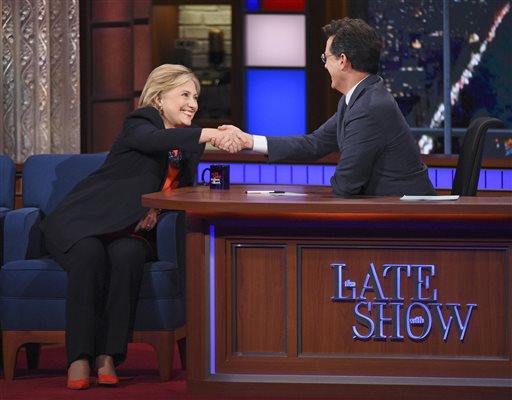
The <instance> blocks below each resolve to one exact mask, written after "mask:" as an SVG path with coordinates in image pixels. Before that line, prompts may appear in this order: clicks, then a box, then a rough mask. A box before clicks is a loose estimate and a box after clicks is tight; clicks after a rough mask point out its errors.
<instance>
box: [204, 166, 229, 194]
mask: <svg viewBox="0 0 512 400" xmlns="http://www.w3.org/2000/svg"><path fill="white" fill-rule="evenodd" d="M206 171H209V172H210V189H229V165H219V164H213V165H210V167H209V168H205V169H204V170H203V173H202V174H201V180H202V181H203V185H206V184H207V182H206V181H205V179H204V178H205V177H204V175H205V173H206Z"/></svg>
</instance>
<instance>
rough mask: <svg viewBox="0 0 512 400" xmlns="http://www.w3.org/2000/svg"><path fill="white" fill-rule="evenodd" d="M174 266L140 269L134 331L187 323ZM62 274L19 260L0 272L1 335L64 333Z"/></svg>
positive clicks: (49, 263)
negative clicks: (33, 331) (141, 276)
mask: <svg viewBox="0 0 512 400" xmlns="http://www.w3.org/2000/svg"><path fill="white" fill-rule="evenodd" d="M179 273H180V271H179V269H178V268H177V266H176V265H175V264H173V263H170V262H164V261H156V262H150V263H146V264H145V265H144V274H143V278H142V282H141V288H140V293H139V301H138V305H137V310H136V314H135V329H137V330H172V329H175V328H177V327H179V326H182V325H184V323H185V299H184V293H183V291H182V290H181V289H180V285H179V282H180V276H179ZM66 288H67V275H66V272H65V271H64V270H63V269H62V268H61V267H60V266H59V265H58V264H57V263H56V262H55V261H53V260H52V259H50V258H42V259H37V260H18V261H12V262H9V263H7V264H5V265H4V266H3V267H2V269H0V326H1V329H3V330H63V329H64V326H65V321H64V319H65V317H64V316H65V303H66V301H65V299H66Z"/></svg>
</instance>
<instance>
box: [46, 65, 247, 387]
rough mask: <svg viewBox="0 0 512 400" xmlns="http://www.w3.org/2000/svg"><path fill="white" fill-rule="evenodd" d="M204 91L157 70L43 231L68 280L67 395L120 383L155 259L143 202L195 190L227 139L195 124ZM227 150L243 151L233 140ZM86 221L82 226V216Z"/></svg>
mask: <svg viewBox="0 0 512 400" xmlns="http://www.w3.org/2000/svg"><path fill="white" fill-rule="evenodd" d="M199 91H200V86H199V81H198V80H197V78H196V76H195V75H194V74H193V73H192V71H190V70H189V69H188V68H186V67H184V66H181V65H169V64H166V65H161V66H159V67H158V68H156V69H155V70H153V71H152V72H151V74H150V75H149V77H148V79H147V81H146V84H145V86H144V89H143V91H142V94H141V97H140V104H139V108H138V109H137V110H135V111H134V112H132V113H131V114H129V115H128V116H127V117H126V120H125V121H124V125H123V128H122V130H121V132H120V134H119V136H118V137H117V138H116V140H115V142H114V144H113V146H112V149H111V151H110V153H109V154H108V156H107V158H106V160H105V162H104V164H103V165H102V166H101V167H100V168H99V169H98V170H97V171H95V172H94V173H92V174H91V175H89V176H88V177H87V178H85V179H84V180H83V181H81V182H80V183H79V184H78V185H77V186H76V187H75V188H74V189H73V190H72V191H71V192H70V193H69V194H68V195H67V196H66V198H65V199H64V200H63V201H62V202H61V204H60V205H59V206H58V207H57V208H56V210H55V211H54V212H52V213H51V214H50V215H48V216H47V217H46V218H45V219H44V220H43V222H42V224H41V229H42V230H43V232H44V234H45V239H46V247H47V249H48V251H49V252H50V254H51V255H52V256H53V257H54V258H55V259H56V260H57V262H59V264H60V265H61V266H62V268H64V269H65V270H66V272H67V275H68V295H67V300H66V350H67V358H68V380H67V387H68V388H70V389H87V388H88V387H89V386H90V379H89V376H90V372H91V369H93V368H95V369H96V370H97V373H98V377H97V383H98V384H103V385H112V386H115V385H117V384H118V378H117V375H116V371H115V367H116V366H117V365H119V364H120V363H121V362H122V361H124V359H125V358H126V351H127V340H128V332H129V330H130V328H131V326H132V324H133V318H134V310H135V306H136V301H137V293H138V288H139V286H140V280H141V279H142V269H143V265H144V263H145V262H147V261H149V260H151V259H152V258H153V257H154V239H155V238H154V229H153V228H154V227H155V225H156V222H157V211H156V210H154V209H146V208H143V207H142V206H141V196H142V195H143V194H146V193H151V192H157V191H161V190H172V189H173V188H176V187H181V186H190V185H194V183H195V177H196V175H197V165H198V163H199V159H200V157H201V154H202V153H203V151H204V147H205V143H206V142H209V141H211V140H212V139H213V138H217V139H218V140H220V137H221V136H224V135H225V133H222V132H219V131H218V130H216V129H201V128H199V127H195V126H193V125H192V119H193V118H194V115H195V113H196V112H197V108H198V105H197V99H198V96H199ZM228 142H229V145H227V146H225V149H226V150H228V151H232V152H234V151H238V150H240V149H239V148H237V144H236V142H235V141H232V140H228ZM77 217H79V218H77Z"/></svg>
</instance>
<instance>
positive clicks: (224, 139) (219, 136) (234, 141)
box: [199, 128, 243, 153]
mask: <svg viewBox="0 0 512 400" xmlns="http://www.w3.org/2000/svg"><path fill="white" fill-rule="evenodd" d="M207 142H208V143H211V144H212V145H213V146H215V147H217V148H219V149H221V150H224V151H227V152H229V153H238V152H239V151H240V150H242V149H243V143H242V141H241V140H240V139H239V138H238V136H237V132H235V131H234V130H232V131H230V130H222V131H221V130H220V129H214V128H203V130H202V131H201V136H200V138H199V143H207Z"/></svg>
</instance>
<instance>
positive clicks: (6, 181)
mask: <svg viewBox="0 0 512 400" xmlns="http://www.w3.org/2000/svg"><path fill="white" fill-rule="evenodd" d="M15 175H16V169H15V166H14V161H12V160H11V159H10V158H9V157H8V156H4V155H0V264H2V263H3V259H4V256H3V254H4V252H3V237H4V233H3V226H4V218H5V215H6V214H7V212H8V211H10V210H12V209H13V208H14V196H15V178H16V177H15Z"/></svg>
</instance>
